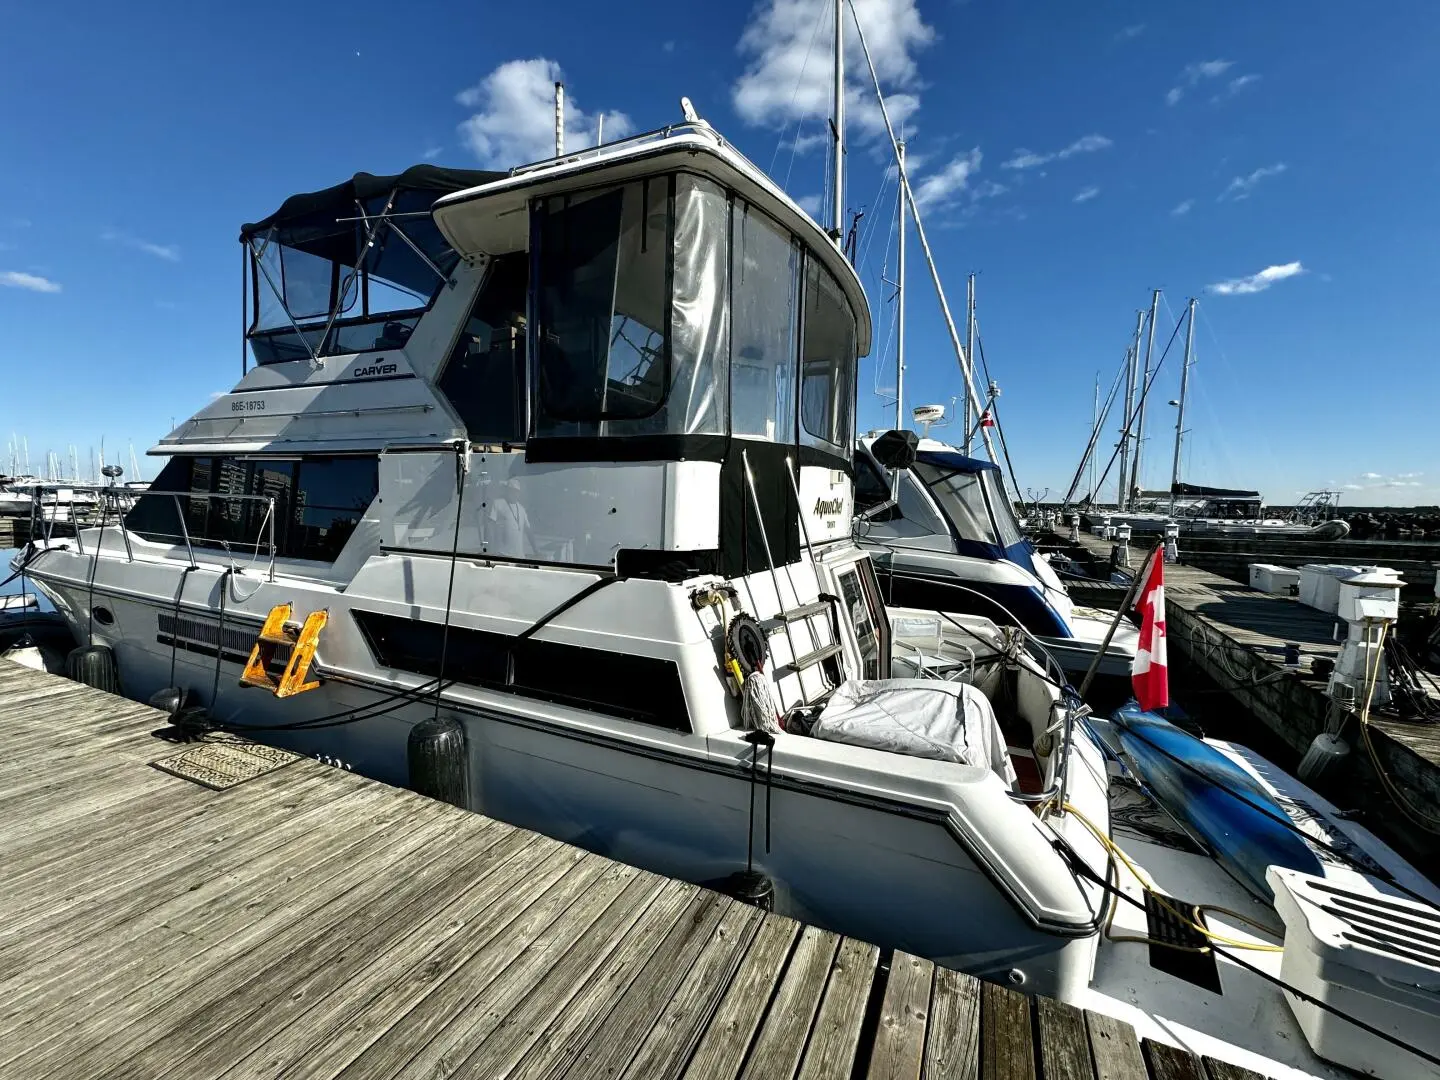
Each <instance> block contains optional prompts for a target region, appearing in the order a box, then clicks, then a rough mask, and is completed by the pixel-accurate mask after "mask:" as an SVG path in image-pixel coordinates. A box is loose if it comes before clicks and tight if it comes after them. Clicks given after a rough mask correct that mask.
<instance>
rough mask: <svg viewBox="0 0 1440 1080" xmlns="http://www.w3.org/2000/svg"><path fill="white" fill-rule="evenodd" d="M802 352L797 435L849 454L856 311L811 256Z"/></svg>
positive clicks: (804, 439) (851, 435) (808, 443)
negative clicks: (801, 429)
mask: <svg viewBox="0 0 1440 1080" xmlns="http://www.w3.org/2000/svg"><path fill="white" fill-rule="evenodd" d="M802 333H803V343H802V346H801V354H800V421H801V426H802V428H803V432H802V434H801V441H802V442H803V443H805V444H806V445H810V446H818V447H820V448H821V449H826V450H830V451H831V452H834V453H838V454H840V455H841V456H842V457H844V458H845V459H846V460H849V458H850V450H851V445H852V443H853V442H854V428H855V423H854V417H853V413H852V410H853V406H854V400H855V316H854V315H853V314H852V313H851V311H850V305H849V304H847V303H846V302H845V293H844V292H843V291H842V290H841V288H840V286H839V285H838V284H836V282H835V279H834V278H833V277H831V276H830V273H829V271H827V270H826V269H825V268H824V267H822V266H821V265H820V264H819V262H817V261H816V260H814V259H806V261H805V322H804V325H803V331H802Z"/></svg>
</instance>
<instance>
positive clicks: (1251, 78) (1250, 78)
mask: <svg viewBox="0 0 1440 1080" xmlns="http://www.w3.org/2000/svg"><path fill="white" fill-rule="evenodd" d="M1259 81H1260V76H1259V75H1241V76H1239V77H1238V78H1235V79H1231V80H1230V81H1229V82H1228V83H1227V84H1226V85H1225V89H1224V91H1222V92H1221V93H1219V94H1216V95H1215V96H1214V97H1212V98H1211V99H1210V104H1212V105H1218V104H1219V103H1220V102H1222V101H1225V100H1226V99H1227V98H1232V97H1234V96H1235V95H1236V94H1238V93H1240V91H1242V90H1244V89H1245V87H1247V86H1253V85H1255V83H1257V82H1259Z"/></svg>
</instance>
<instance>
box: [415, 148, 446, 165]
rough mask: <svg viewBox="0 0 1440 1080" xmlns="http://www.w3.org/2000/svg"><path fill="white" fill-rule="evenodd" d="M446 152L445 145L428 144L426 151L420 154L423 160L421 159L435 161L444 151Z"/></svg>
mask: <svg viewBox="0 0 1440 1080" xmlns="http://www.w3.org/2000/svg"><path fill="white" fill-rule="evenodd" d="M444 152H445V148H444V147H443V146H427V147H426V148H425V153H423V154H421V155H420V160H421V161H434V160H435V159H436V158H438V157H439V156H440V155H441V154H442V153H444Z"/></svg>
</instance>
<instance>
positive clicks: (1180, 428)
mask: <svg viewBox="0 0 1440 1080" xmlns="http://www.w3.org/2000/svg"><path fill="white" fill-rule="evenodd" d="M1196 303H1197V301H1196V300H1195V298H1194V297H1193V296H1192V297H1191V298H1190V312H1189V316H1188V320H1189V321H1188V322H1187V323H1186V325H1185V363H1184V364H1183V365H1181V367H1180V404H1179V407H1178V408H1177V409H1176V411H1175V465H1174V467H1173V468H1172V469H1171V470H1170V513H1171V514H1172V515H1173V514H1174V513H1175V489H1176V488H1177V487H1178V486H1179V485H1180V446H1181V443H1182V442H1183V441H1184V439H1185V394H1186V392H1187V391H1188V390H1189V389H1190V365H1191V364H1192V363H1193V362H1194V361H1193V359H1192V357H1193V356H1194V351H1193V350H1194V348H1195V304H1196Z"/></svg>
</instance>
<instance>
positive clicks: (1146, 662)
mask: <svg viewBox="0 0 1440 1080" xmlns="http://www.w3.org/2000/svg"><path fill="white" fill-rule="evenodd" d="M1139 607H1140V640H1139V642H1138V643H1137V647H1136V649H1135V662H1134V663H1133V664H1131V666H1130V682H1131V683H1132V684H1133V685H1134V687H1135V700H1136V701H1138V702H1139V703H1140V708H1142V709H1145V710H1147V711H1148V710H1151V709H1163V708H1164V707H1165V706H1166V705H1169V704H1170V669H1169V665H1168V661H1167V660H1166V656H1165V560H1164V559H1161V558H1156V557H1155V555H1153V554H1152V555H1151V557H1150V573H1149V577H1148V578H1146V581H1145V587H1144V588H1143V589H1141V590H1140V604H1139Z"/></svg>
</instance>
